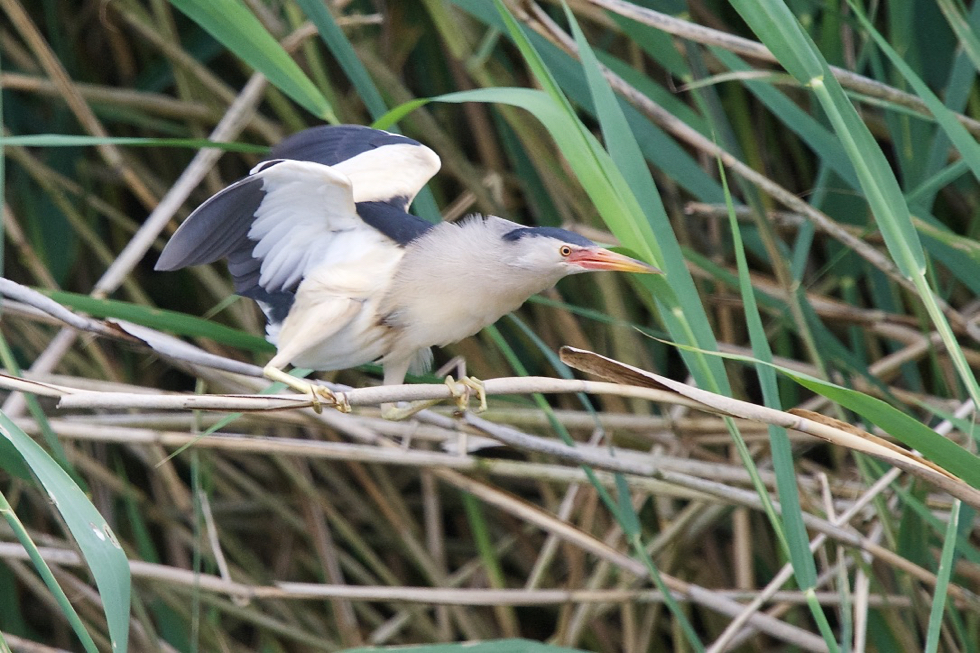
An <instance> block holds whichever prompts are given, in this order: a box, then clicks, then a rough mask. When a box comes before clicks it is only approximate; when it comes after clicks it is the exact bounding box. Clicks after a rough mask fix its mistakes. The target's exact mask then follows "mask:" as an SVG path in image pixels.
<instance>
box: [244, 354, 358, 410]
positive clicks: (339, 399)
mask: <svg viewBox="0 0 980 653" xmlns="http://www.w3.org/2000/svg"><path fill="white" fill-rule="evenodd" d="M262 373H263V374H264V375H265V377H266V378H267V379H271V380H273V381H278V382H279V383H283V384H285V385H287V386H288V387H290V388H292V389H293V390H295V391H296V392H298V393H300V394H304V395H308V396H309V398H310V408H312V409H313V411H314V412H316V413H317V414H319V413H322V412H323V402H322V401H321V399H322V400H326V401H327V402H328V403H327V405H328V406H329V407H331V408H336V409H337V410H339V411H340V412H342V413H349V412H350V410H351V408H350V403H349V402H348V401H347V395H345V394H344V393H342V392H339V393H338V392H334V391H333V390H331V389H330V388H327V387H324V386H322V385H319V384H317V383H311V382H310V381H305V380H303V379H298V378H296V377H295V376H290V375H289V374H286V373H285V372H283V371H282V370H280V369H279V368H278V367H271V366H268V367H266V368H264V369H263V370H262Z"/></svg>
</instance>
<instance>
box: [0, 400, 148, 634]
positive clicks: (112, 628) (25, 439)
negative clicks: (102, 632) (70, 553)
mask: <svg viewBox="0 0 980 653" xmlns="http://www.w3.org/2000/svg"><path fill="white" fill-rule="evenodd" d="M0 435H2V436H3V437H4V438H6V439H7V440H9V441H10V443H11V444H13V446H14V447H16V449H17V452H18V453H19V454H20V455H21V457H23V459H24V462H25V463H26V464H27V465H28V466H29V467H30V468H31V471H32V472H33V474H34V476H35V477H36V478H37V480H38V481H39V482H40V483H41V486H42V487H43V488H44V491H45V492H46V493H47V494H48V497H50V499H51V502H52V504H53V505H54V507H55V509H57V510H58V512H59V513H60V514H61V517H62V518H63V519H64V520H65V524H66V525H67V526H68V530H69V531H71V534H72V536H73V537H74V538H75V542H76V543H77V544H78V548H79V550H81V552H82V556H83V557H84V558H85V562H86V564H87V565H88V568H89V570H90V571H91V572H92V575H93V576H94V577H95V584H96V586H97V587H98V588H99V596H100V597H101V599H102V604H103V609H104V611H105V616H106V621H107V623H108V625H109V636H110V638H111V640H112V650H113V651H126V650H127V645H128V641H129V594H130V589H131V588H130V574H129V560H128V559H127V558H126V554H125V552H124V551H123V550H122V547H120V546H119V542H118V541H116V536H115V535H114V534H113V532H112V529H110V528H109V524H107V523H106V521H105V519H103V518H102V515H100V514H99V512H98V511H97V510H96V509H95V506H93V505H92V503H91V502H90V501H89V500H88V497H86V496H85V493H83V492H82V491H81V490H80V489H79V487H78V486H77V485H76V484H75V482H74V481H72V480H71V477H70V476H68V474H67V473H65V470H63V469H61V467H60V466H59V465H58V463H56V462H55V461H54V460H52V458H51V457H50V456H49V455H48V454H47V453H45V452H44V450H43V449H42V448H41V447H40V445H38V444H37V443H36V442H34V440H33V439H31V437H30V436H28V435H27V434H26V433H24V432H23V431H22V430H21V429H20V428H19V427H18V426H17V425H16V424H14V423H13V422H12V421H11V420H10V419H9V418H8V417H7V416H6V415H4V414H3V413H0Z"/></svg>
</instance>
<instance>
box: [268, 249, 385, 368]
mask: <svg viewBox="0 0 980 653" xmlns="http://www.w3.org/2000/svg"><path fill="white" fill-rule="evenodd" d="M399 259H400V251H395V252H391V251H389V252H384V251H379V252H369V253H366V254H364V255H362V256H360V257H359V258H357V259H355V260H353V261H351V262H350V263H345V264H342V265H329V266H322V267H320V268H316V269H315V270H313V271H312V272H311V273H310V274H309V275H308V276H307V277H306V278H305V279H304V280H303V282H302V283H301V284H300V286H299V288H298V289H297V293H296V301H295V302H294V304H293V306H292V308H291V310H290V314H289V315H288V316H287V318H286V320H285V321H284V322H283V325H282V329H281V330H280V331H279V340H278V348H279V352H280V355H283V356H285V357H288V362H289V363H291V364H292V365H294V366H296V367H307V368H310V369H315V370H339V369H345V368H348V367H353V366H355V365H363V364H364V363H370V362H372V361H375V360H378V359H379V358H381V357H382V356H384V355H385V354H386V353H388V351H389V349H390V347H391V340H392V333H391V329H390V328H388V327H387V326H385V325H383V324H382V323H381V319H380V316H379V315H378V303H379V301H380V300H381V297H382V296H383V294H384V291H385V289H386V288H387V287H388V285H389V283H390V279H391V276H392V274H393V272H394V269H395V266H396V265H397V263H398V260H399Z"/></svg>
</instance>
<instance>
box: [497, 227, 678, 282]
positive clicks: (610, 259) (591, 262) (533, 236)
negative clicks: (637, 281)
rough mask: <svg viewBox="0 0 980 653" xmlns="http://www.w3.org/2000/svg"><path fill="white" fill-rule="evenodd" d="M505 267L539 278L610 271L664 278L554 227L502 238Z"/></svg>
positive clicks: (529, 229)
mask: <svg viewBox="0 0 980 653" xmlns="http://www.w3.org/2000/svg"><path fill="white" fill-rule="evenodd" d="M503 241H504V250H505V251H506V252H507V259H508V261H507V262H508V263H509V264H510V265H512V266H515V267H519V268H523V269H525V270H527V271H528V272H534V273H537V274H539V275H541V276H548V277H553V278H556V279H560V278H561V277H564V276H567V275H570V274H578V273H580V272H594V271H599V270H610V271H616V272H636V273H639V274H663V273H662V272H661V271H660V270H658V269H657V268H655V267H653V266H652V265H647V264H646V263H644V262H642V261H637V260H636V259H633V258H630V257H628V256H623V255H622V254H617V253H616V252H613V251H610V250H608V249H605V248H603V247H599V246H598V245H596V244H595V243H593V242H592V241H591V240H589V239H588V238H586V237H584V236H580V235H579V234H576V233H574V232H571V231H566V230H565V229H557V228H554V227H519V228H517V229H512V230H510V231H508V232H506V233H504V234H503Z"/></svg>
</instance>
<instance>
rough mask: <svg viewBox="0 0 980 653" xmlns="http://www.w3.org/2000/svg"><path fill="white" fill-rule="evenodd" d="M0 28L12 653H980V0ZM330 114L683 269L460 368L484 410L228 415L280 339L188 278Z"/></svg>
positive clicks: (368, 9) (352, 376) (456, 184)
mask: <svg viewBox="0 0 980 653" xmlns="http://www.w3.org/2000/svg"><path fill="white" fill-rule="evenodd" d="M654 10H655V11H654ZM0 12H2V14H0V15H2V22H0V86H2V95H0V99H2V116H3V134H2V137H0V138H2V142H3V150H2V152H3V154H2V156H0V171H2V172H3V175H2V179H3V182H2V183H3V184H4V189H3V190H4V192H3V196H4V204H3V221H2V226H3V235H4V248H3V258H2V260H0V263H2V271H3V275H2V276H3V277H4V279H3V280H2V285H0V293H2V295H3V298H4V300H3V305H2V310H3V312H2V322H0V361H2V366H3V368H4V373H5V374H6V375H7V376H6V377H4V378H3V379H2V380H0V388H2V389H3V405H2V408H0V432H2V433H3V435H4V436H5V437H4V438H0V492H2V494H0V512H3V514H4V517H5V518H6V521H5V525H4V526H3V527H0V559H2V564H0V650H25V651H26V650H30V651H52V650H85V651H97V650H127V648H128V650H133V651H243V650H249V651H251V650H254V651H321V650H327V651H333V650H341V649H349V648H355V647H362V646H392V645H405V644H411V645H417V646H418V649H417V650H439V651H443V650H446V651H449V650H461V649H459V648H458V647H457V646H456V645H452V644H446V643H450V642H459V641H463V640H481V641H484V642H486V643H485V644H483V645H481V646H480V647H476V648H475V649H474V648H467V649H466V650H486V651H537V650H541V651H546V650H551V651H555V650H563V649H564V650H567V649H569V648H575V649H585V650H595V651H660V650H679V651H686V650H692V651H697V650H711V651H722V650H735V651H772V650H808V651H823V650H835V651H836V650H859V651H860V650H876V651H897V650H903V651H919V650H928V651H936V650H948V651H977V650H978V648H980V645H978V642H980V598H978V596H977V592H976V587H977V583H978V579H980V548H978V545H977V539H976V535H975V533H976V526H977V521H976V512H975V509H976V508H977V507H980V500H978V498H977V497H978V496H980V464H978V459H977V457H976V456H975V455H974V454H973V453H972V452H973V451H974V449H975V442H976V440H975V433H974V428H975V427H974V420H973V415H974V412H975V411H974V408H973V407H974V405H975V403H976V401H977V400H978V399H980V387H978V385H977V382H976V380H975V378H974V374H973V371H972V370H973V369H975V368H976V366H977V365H978V361H980V346H978V341H980V326H978V324H977V317H978V315H980V312H978V311H980V305H978V303H977V301H976V296H977V294H978V290H980V247H978V245H977V243H976V241H975V240H974V239H975V236H976V233H977V231H978V227H980V223H978V219H977V217H978V207H980V195H978V190H980V188H978V184H977V180H978V179H980V147H978V145H977V143H976V140H975V137H976V135H977V134H978V133H980V122H978V118H980V116H978V113H980V109H978V100H980V95H978V88H977V85H976V74H977V71H978V69H980V33H978V25H980V8H978V6H977V5H974V6H973V7H964V6H962V5H961V4H960V3H957V2H954V1H953V0H910V1H908V2H902V3H889V4H888V5H887V6H879V4H878V3H873V2H872V3H862V2H853V3H839V2H824V3H815V2H801V1H790V2H786V3H785V4H784V3H783V2H782V0H768V1H767V0H733V2H732V3H730V4H729V3H727V2H718V1H714V0H701V1H694V2H688V3H684V2H664V3H653V2H646V1H645V0H638V1H637V2H635V3H628V2H623V1H622V0H568V2H567V4H564V3H560V2H559V3H556V2H548V1H543V2H530V1H529V2H523V1H522V2H507V3H502V2H483V1H480V0H451V1H443V0H421V1H418V2H388V3H383V2H369V1H342V0H341V1H337V2H329V3H326V4H324V3H323V2H320V1H319V0H282V1H277V0H245V1H241V0H212V1H210V2H209V1H207V0H171V2H169V3H168V2H166V1H165V0H148V1H146V2H136V1H135V0H113V2H101V1H99V2H96V1H86V0H76V1H75V2H63V1H58V0H38V1H36V2H31V3H28V2H23V0H0ZM257 71H258V72H257ZM323 122H332V123H338V122H340V123H356V124H376V125H378V126H382V127H384V128H390V129H396V128H397V129H399V130H401V131H402V132H403V133H405V134H407V135H409V136H412V137H413V138H416V139H418V140H420V141H422V142H424V143H426V144H427V145H429V146H430V147H432V148H433V149H434V150H436V151H437V152H438V154H439V155H440V156H441V157H442V161H443V169H442V172H441V173H440V174H439V175H438V176H437V177H436V178H435V179H434V180H433V181H432V183H430V184H429V186H428V190H427V191H426V192H425V193H423V194H422V195H421V196H420V198H419V199H418V200H417V201H416V204H415V209H416V210H417V212H418V213H419V214H420V215H422V216H423V217H426V218H428V219H432V220H437V219H440V216H441V217H442V218H443V219H449V220H455V219H459V218H460V217H462V216H465V215H467V214H469V213H472V212H481V213H493V214H498V215H502V216H505V217H508V218H510V219H514V220H517V221H520V222H523V223H526V224H537V225H561V226H565V227H566V228H570V229H574V230H577V231H579V232H580V233H583V234H585V235H587V236H589V237H591V238H592V239H594V240H596V241H600V242H603V243H610V244H615V245H621V246H623V247H624V248H626V249H627V250H628V251H629V252H631V253H632V254H633V255H636V256H640V257H642V258H644V259H645V260H647V261H649V262H651V263H653V264H656V265H657V266H659V267H660V268H661V269H664V270H665V271H666V272H667V274H666V276H665V277H664V278H660V279H646V278H644V279H640V278H628V277H626V276H623V275H583V276H581V277H575V278H570V279H567V280H565V281H563V282H562V283H561V284H559V286H558V287H557V288H556V289H555V290H553V291H549V292H548V293H545V294H544V295H542V296H540V297H536V298H534V299H532V300H531V301H530V302H529V303H528V304H527V305H525V306H524V307H523V308H522V309H521V310H520V311H518V312H517V313H516V314H514V315H512V316H509V317H507V318H505V319H503V320H501V321H500V323H498V324H497V325H496V326H495V327H492V328H488V329H486V330H485V331H484V332H483V333H481V334H480V335H478V336H477V337H474V338H471V339H468V340H466V341H464V342H462V343H459V344H458V345H454V346H452V347H449V348H447V349H445V350H442V351H438V352H437V365H442V364H444V363H447V362H451V359H452V358H453V357H454V356H460V357H462V358H463V359H465V361H466V367H467V371H468V372H469V373H471V374H474V375H476V376H478V377H479V378H482V379H486V380H489V381H488V387H490V388H492V389H493V392H492V393H491V394H492V396H491V402H490V410H489V411H488V412H487V413H485V414H482V415H480V416H474V415H472V414H468V415H466V416H463V417H458V416H456V417H454V416H453V415H452V414H451V411H450V410H449V409H448V408H445V409H436V410H434V411H430V412H428V413H426V414H422V415H420V416H419V417H418V418H417V419H414V420H411V421H407V422H398V423H396V422H386V421H383V420H380V419H379V418H378V417H377V415H378V411H377V409H376V408H375V407H373V406H376V405H377V403H378V402H380V401H382V400H385V399H386V398H387V399H390V398H391V397H392V396H397V397H399V398H405V399H407V398H409V395H410V394H411V393H412V392H415V393H416V394H417V395H418V396H421V394H425V393H429V395H428V396H440V393H442V396H444V395H445V394H447V392H448V391H447V390H446V388H445V386H439V384H440V382H441V381H440V379H439V378H437V377H435V376H428V377H424V378H419V379H414V380H415V381H416V382H418V383H420V384H422V385H420V386H417V387H416V388H414V389H404V388H403V389H396V390H394V391H393V392H395V393H396V395H388V396H387V397H381V395H380V394H379V393H381V392H387V391H376V390H372V389H370V388H368V387H369V386H373V385H376V384H377V383H378V369H377V368H375V367H372V366H366V367H365V368H362V369H355V370H347V371H343V372H338V373H330V374H324V375H322V378H324V379H326V380H328V381H331V382H335V383H338V384H343V385H344V386H350V387H353V388H356V389H358V390H353V391H351V394H350V396H351V397H352V398H356V397H361V398H362V399H361V401H360V404H361V405H358V402H357V401H354V402H352V403H354V404H355V410H354V412H353V413H352V414H351V415H341V414H339V413H336V412H330V411H327V412H325V413H324V414H322V415H316V414H314V413H313V411H311V410H309V408H307V407H303V406H301V405H299V404H300V403H301V400H300V399H299V398H295V397H294V398H291V399H290V398H281V399H276V398H266V397H257V396H253V397H247V398H240V399H229V400H225V399H223V398H220V397H213V396H211V395H215V394H249V395H257V394H258V393H269V392H271V393H273V394H275V393H276V392H278V391H280V390H278V389H277V388H274V387H273V388H269V387H268V385H269V384H268V383H266V382H264V381H262V380H261V379H260V378H256V376H255V374H256V370H258V369H259V368H258V367H257V366H261V365H262V364H264V362H265V361H266V360H268V357H269V355H270V346H269V345H268V344H267V343H265V341H264V340H263V339H262V338H261V334H262V333H263V325H262V322H261V319H260V315H259V313H258V311H257V310H256V309H255V307H254V306H253V305H251V303H250V302H248V301H246V300H242V299H239V298H235V297H234V296H233V295H232V286H231V284H230V282H229V280H228V278H227V276H226V273H225V271H224V268H223V267H222V266H213V267H199V268H194V269H190V270H185V271H181V272H180V273H166V274H164V273H157V272H154V271H153V264H154V262H155V260H156V256H157V254H158V253H159V251H160V249H161V248H162V246H163V244H164V243H165V242H166V238H167V236H168V235H169V234H170V233H172V231H173V230H174V229H175V228H176V226H177V225H178V224H179V223H180V221H181V219H183V218H184V217H186V215H187V214H188V213H189V212H190V211H191V210H193V208H194V207H196V206H197V205H198V204H199V203H200V202H202V201H203V200H204V199H206V198H207V197H208V196H210V195H211V194H213V193H214V192H216V191H218V190H219V189H220V188H222V187H224V186H225V185H227V184H228V183H230V182H231V181H233V180H235V179H237V178H239V177H240V176H242V175H244V174H245V173H246V172H247V171H248V170H249V168H250V167H251V166H252V165H254V164H255V162H256V161H257V160H258V159H259V158H261V156H262V154H263V152H265V150H266V149H267V147H268V146H269V145H270V144H273V143H275V142H276V141H278V140H279V139H281V138H282V137H284V136H285V135H288V134H290V133H292V132H295V131H298V130H300V129H303V128H305V127H308V126H312V125H315V124H321V123H323ZM208 141H211V142H210V143H209V142H208ZM488 282H492V280H488ZM31 289H33V290H31ZM477 291H478V289H474V292H477ZM169 336H177V337H179V338H181V339H183V341H184V342H185V343H191V344H193V345H194V347H181V346H180V345H179V344H177V343H176V342H175V341H174V340H173V338H171V337H169ZM565 346H570V347H572V348H574V349H565V350H562V354H561V356H559V349H560V348H562V347H565ZM589 352H597V353H599V354H602V355H603V356H605V357H608V358H609V359H614V361H621V362H622V363H626V364H628V365H630V366H633V367H634V368H638V369H639V370H642V371H648V372H650V373H652V375H647V374H643V373H642V372H638V371H635V370H629V369H626V368H623V367H621V366H618V365H617V364H616V363H615V362H612V361H609V360H606V359H601V358H599V357H596V356H594V355H591V354H590V353H589ZM573 368H576V369H578V370H579V371H575V369H573ZM582 370H585V371H586V372H589V373H588V374H586V373H585V372H583V371H582ZM522 377H531V378H522ZM535 377H549V378H535ZM574 378H578V379H591V381H589V382H588V383H584V382H582V381H572V380H571V379H574ZM596 379H605V380H613V381H617V382H619V384H620V385H618V386H614V385H612V384H609V383H598V382H596ZM364 388H368V389H367V390H365V389H364ZM24 390H26V391H27V392H26V393H22V392H20V391H24ZM174 393H182V395H183V396H179V395H175V394H174ZM358 393H360V394H358ZM372 393H373V394H372ZM398 393H400V394H398ZM419 393H421V394H419ZM193 394H200V395H207V396H204V397H198V398H194V399H188V398H186V395H193ZM731 399H736V400H740V401H739V402H733V401H730V400H731ZM222 402H224V403H222ZM236 402H237V403H236ZM178 404H180V406H178ZM195 407H197V408H198V409H195V410H192V409H191V408H195ZM269 407H276V408H279V410H274V411H269V410H260V408H269ZM237 410H244V411H245V412H234V411H237ZM787 426H789V427H791V428H786V427H787ZM803 431H805V432H803ZM814 435H818V436H819V438H817V437H814ZM912 450H916V451H917V452H919V454H921V456H919V454H915V453H911V452H912Z"/></svg>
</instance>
